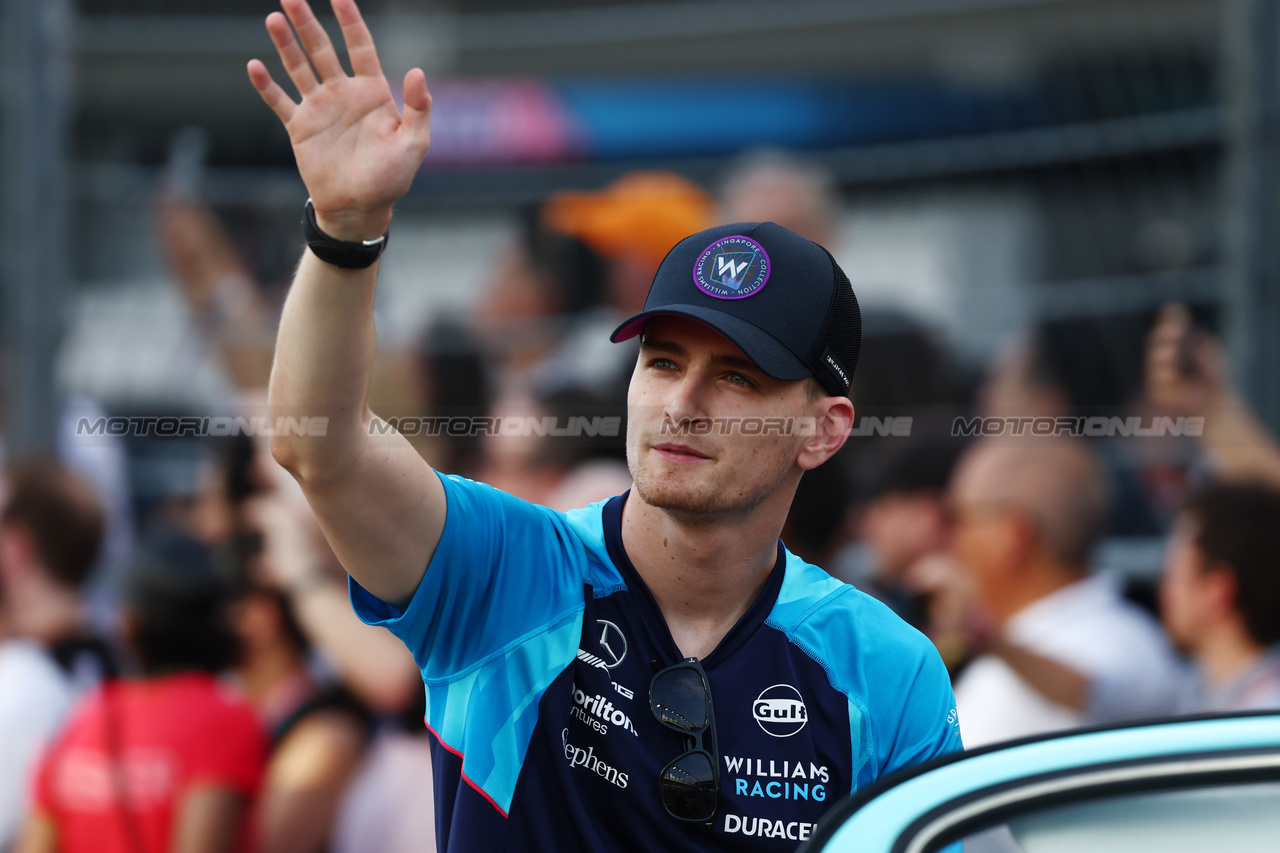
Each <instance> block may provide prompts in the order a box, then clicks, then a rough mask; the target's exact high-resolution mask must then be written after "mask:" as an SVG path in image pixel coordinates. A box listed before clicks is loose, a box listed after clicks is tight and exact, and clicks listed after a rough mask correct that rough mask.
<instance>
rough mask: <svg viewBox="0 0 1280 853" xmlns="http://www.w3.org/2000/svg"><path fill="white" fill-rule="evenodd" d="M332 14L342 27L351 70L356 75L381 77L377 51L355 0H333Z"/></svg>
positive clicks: (380, 65)
mask: <svg viewBox="0 0 1280 853" xmlns="http://www.w3.org/2000/svg"><path fill="white" fill-rule="evenodd" d="M332 5H333V14H334V15H336V16H337V18H338V26H340V27H342V38H343V39H344V40H345V41H346V43H347V56H349V57H351V70H352V71H353V72H355V74H356V76H358V77H381V76H382V64H381V63H380V62H378V51H377V49H376V48H375V47H374V44H373V36H372V35H370V34H369V28H368V27H367V26H365V23H364V18H362V17H361V16H360V10H359V9H358V8H356V4H355V0H333V4H332Z"/></svg>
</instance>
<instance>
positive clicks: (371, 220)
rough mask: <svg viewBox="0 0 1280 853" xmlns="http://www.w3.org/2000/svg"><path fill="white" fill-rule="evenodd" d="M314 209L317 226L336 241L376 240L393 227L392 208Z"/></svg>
mask: <svg viewBox="0 0 1280 853" xmlns="http://www.w3.org/2000/svg"><path fill="white" fill-rule="evenodd" d="M312 207H314V208H315V212H316V224H317V225H318V226H320V230H321V231H323V232H324V233H325V234H328V235H329V236H330V237H332V238H333V239H335V240H343V241H345V242H348V243H362V242H364V241H366V240H376V239H378V238H379V237H381V236H382V235H383V234H386V233H387V229H388V228H389V227H390V226H391V208H389V207H388V208H386V209H385V210H372V211H365V210H322V209H320V208H319V207H315V202H314V200H313V201H312Z"/></svg>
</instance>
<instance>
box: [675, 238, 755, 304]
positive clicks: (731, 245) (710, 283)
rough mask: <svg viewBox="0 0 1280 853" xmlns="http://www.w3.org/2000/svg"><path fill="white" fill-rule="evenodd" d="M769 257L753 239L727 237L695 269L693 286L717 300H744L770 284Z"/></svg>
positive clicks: (702, 258)
mask: <svg viewBox="0 0 1280 853" xmlns="http://www.w3.org/2000/svg"><path fill="white" fill-rule="evenodd" d="M769 272H770V269H769V255H768V253H767V252H765V250H764V248H763V247H762V246H761V245H760V244H759V243H757V242H756V241H755V240H752V239H751V238H750V237H742V236H739V235H734V236H732V237H724V238H722V239H719V240H717V241H715V242H714V243H712V244H711V245H710V246H708V247H707V249H706V251H704V252H703V253H702V254H701V255H700V256H699V257H698V262H697V263H696V264H694V265H693V282H694V284H696V285H698V289H699V290H701V291H702V292H703V293H705V294H707V295H708V296H714V297H715V298H716V299H745V298H746V297H748V296H751V295H753V294H756V293H758V292H760V289H761V288H762V287H764V286H765V284H766V283H767V282H768V281H769Z"/></svg>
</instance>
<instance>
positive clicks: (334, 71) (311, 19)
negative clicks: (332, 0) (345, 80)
mask: <svg viewBox="0 0 1280 853" xmlns="http://www.w3.org/2000/svg"><path fill="white" fill-rule="evenodd" d="M280 5H281V6H282V7H283V8H284V13H285V14H286V15H288V16H289V21H290V23H292V24H293V28H294V29H295V30H297V31H298V38H300V39H302V46H303V47H304V48H306V50H307V55H308V56H310V57H311V64H312V65H314V66H315V67H316V73H317V74H319V75H320V79H321V80H329V79H332V78H334V77H341V76H344V75H346V73H347V72H345V71H343V70H342V63H341V62H339V61H338V54H337V53H335V52H334V50H333V42H331V41H329V34H328V33H326V32H325V31H324V27H322V26H320V21H318V20H317V19H316V15H315V13H314V12H312V11H311V6H310V5H309V4H308V3H307V0H280Z"/></svg>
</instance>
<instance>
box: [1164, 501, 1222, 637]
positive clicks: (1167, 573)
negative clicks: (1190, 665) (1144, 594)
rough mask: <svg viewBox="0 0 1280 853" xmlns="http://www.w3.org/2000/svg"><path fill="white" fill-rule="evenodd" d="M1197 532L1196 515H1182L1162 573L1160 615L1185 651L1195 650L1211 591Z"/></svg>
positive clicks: (1172, 537) (1174, 531)
mask: <svg viewBox="0 0 1280 853" xmlns="http://www.w3.org/2000/svg"><path fill="white" fill-rule="evenodd" d="M1196 532H1197V528H1196V524H1195V521H1194V520H1193V519H1191V518H1188V517H1186V516H1183V517H1182V518H1180V519H1178V522H1177V523H1176V524H1175V525H1174V528H1173V533H1172V535H1171V536H1170V537H1169V547H1168V550H1167V551H1166V552H1165V566H1164V574H1163V575H1162V576H1161V577H1160V616H1161V619H1162V620H1163V621H1164V627H1165V630H1166V631H1168V632H1169V637H1170V638H1171V639H1172V640H1173V642H1174V644H1175V645H1177V646H1178V647H1179V648H1180V649H1182V650H1183V651H1194V649H1195V646H1196V642H1197V640H1198V639H1199V637H1200V636H1201V634H1202V632H1203V630H1204V628H1205V626H1206V624H1207V617H1208V612H1207V608H1208V604H1209V598H1210V595H1211V592H1210V590H1209V588H1208V587H1209V582H1210V578H1209V577H1208V575H1207V573H1206V572H1205V559H1204V555H1203V554H1202V553H1201V552H1200V549H1199V547H1197V546H1196V543H1195V537H1196Z"/></svg>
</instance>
